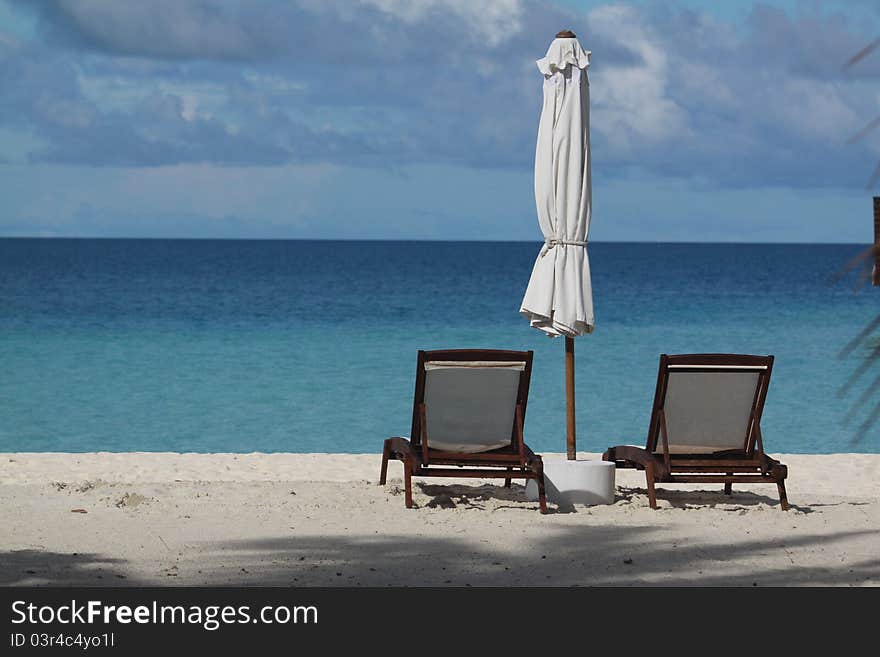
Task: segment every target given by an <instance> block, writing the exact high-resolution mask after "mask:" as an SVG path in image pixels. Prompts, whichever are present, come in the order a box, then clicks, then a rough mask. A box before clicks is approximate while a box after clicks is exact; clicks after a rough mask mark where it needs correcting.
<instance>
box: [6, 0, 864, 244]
mask: <svg viewBox="0 0 880 657" xmlns="http://www.w3.org/2000/svg"><path fill="white" fill-rule="evenodd" d="M569 27H570V28H571V29H573V30H574V31H575V32H577V34H578V36H579V37H580V40H581V43H582V45H583V46H584V47H585V48H587V49H589V50H591V51H592V52H593V57H592V66H591V69H590V81H591V93H592V139H593V176H594V225H593V232H592V238H593V239H594V240H636V241H768V242H778V241H783V242H829V241H834V242H868V241H870V239H871V235H870V230H871V220H870V213H871V209H870V208H871V205H870V196H871V194H872V192H873V193H878V192H880V189H878V188H876V186H875V188H874V189H868V188H867V187H866V185H867V184H868V181H869V180H870V178H871V174H872V172H873V171H874V169H875V167H876V166H877V163H878V161H880V130H877V131H875V132H874V133H871V134H869V135H868V136H867V137H865V138H864V139H861V140H859V141H857V142H856V143H851V144H850V143H848V140H849V138H850V137H852V136H853V135H854V134H856V133H858V132H859V130H860V129H861V128H863V127H864V126H865V125H866V124H868V123H869V122H870V121H871V120H873V119H874V118H875V117H876V116H878V115H880V49H878V50H877V51H876V52H874V53H873V54H872V55H870V56H868V57H865V58H864V59H863V60H861V61H860V62H859V63H858V64H857V65H855V66H852V67H850V68H847V69H844V68H843V64H844V63H845V62H846V61H847V59H849V58H850V57H851V56H853V55H854V54H855V53H856V52H858V51H859V50H860V49H861V48H863V47H864V46H866V45H867V44H869V43H871V42H872V41H874V39H876V38H877V37H880V3H878V2H876V1H874V0H863V1H862V0H848V1H846V2H844V1H835V2H832V1H831V0H827V1H805V0H778V1H776V2H763V3H759V2H751V1H739V0H725V1H724V2H708V1H701V0H679V1H677V2H664V3H659V2H651V1H650V0H644V1H638V0H636V1H633V2H625V3H618V2H602V1H594V2H588V1H584V2H577V1H575V0H565V1H563V0H558V1H557V2H543V1H536V0H360V1H358V0H296V1H292V0H263V1H260V2H243V1H242V2H236V1H233V0H151V1H150V2H134V1H131V2H129V1H120V0H55V1H52V0H0V197H2V199H3V204H2V209H0V236H24V235H34V236H37V235H46V236H52V235H59V236H144V237H162V236H167V237H253V238H273V237H283V238H296V237H302V238H383V239H384V238H388V239H505V240H538V239H539V237H540V236H539V233H538V229H537V224H536V220H535V209H534V199H533V188H532V170H531V168H532V165H533V156H534V145H535V136H536V127H537V120H538V115H539V111H540V93H541V79H540V75H539V73H538V71H537V69H536V68H535V65H534V60H535V59H537V58H539V57H541V56H542V55H543V53H544V51H545V50H546V48H547V45H548V44H549V42H550V40H551V39H552V37H553V35H554V34H555V33H556V32H557V31H558V30H559V29H563V28H569Z"/></svg>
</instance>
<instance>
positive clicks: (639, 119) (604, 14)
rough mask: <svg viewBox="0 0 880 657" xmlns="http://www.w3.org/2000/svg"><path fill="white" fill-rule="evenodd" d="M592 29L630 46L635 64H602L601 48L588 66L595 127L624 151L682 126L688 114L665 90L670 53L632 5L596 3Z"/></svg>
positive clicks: (680, 130)
mask: <svg viewBox="0 0 880 657" xmlns="http://www.w3.org/2000/svg"><path fill="white" fill-rule="evenodd" d="M589 20H590V27H591V30H592V32H594V33H596V34H599V35H601V36H602V37H604V38H606V39H609V40H611V41H612V42H616V43H618V44H619V45H620V46H622V47H624V48H627V49H629V50H632V51H633V52H635V53H637V54H638V56H639V57H640V60H641V61H640V62H639V63H638V64H637V65H634V66H614V65H605V66H603V64H602V60H601V53H596V55H595V56H594V67H593V71H591V78H592V81H591V85H590V87H591V93H592V102H593V120H592V126H593V129H594V130H598V131H600V132H601V133H602V134H603V135H604V136H605V138H606V139H607V140H608V143H609V144H610V145H612V147H614V148H615V149H619V150H620V151H624V152H632V151H634V150H637V149H638V147H639V143H640V142H641V140H649V141H653V142H656V141H661V140H668V139H670V138H673V137H676V136H679V135H681V134H683V133H686V132H687V114H686V112H685V111H684V110H683V109H682V108H681V107H680V106H679V105H678V104H677V103H676V102H675V100H673V99H672V98H671V97H670V95H669V79H670V74H671V72H670V57H669V55H668V53H667V51H666V49H665V48H664V46H663V43H662V41H661V39H660V37H659V36H658V35H656V34H655V33H654V32H653V30H652V29H651V27H650V26H649V25H647V24H646V23H645V21H644V19H643V17H642V15H641V14H640V13H639V12H638V11H637V10H636V9H634V8H632V7H629V6H624V5H609V6H603V7H599V8H598V9H595V10H593V11H592V12H590V14H589Z"/></svg>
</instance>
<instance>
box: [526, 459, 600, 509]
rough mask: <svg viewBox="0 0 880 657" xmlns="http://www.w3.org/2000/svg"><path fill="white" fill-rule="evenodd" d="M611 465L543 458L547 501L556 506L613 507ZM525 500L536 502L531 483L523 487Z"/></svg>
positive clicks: (532, 483) (531, 481)
mask: <svg viewBox="0 0 880 657" xmlns="http://www.w3.org/2000/svg"><path fill="white" fill-rule="evenodd" d="M614 472H615V467H614V463H612V462H610V461H587V460H584V459H581V460H577V461H569V460H567V459H555V458H554V459H544V481H545V484H546V487H547V499H548V500H550V501H551V502H555V503H557V504H613V503H614ZM526 497H527V498H528V499H529V500H530V501H532V502H534V501H537V499H538V485H537V484H536V483H535V482H534V480H531V479H530V480H529V481H528V483H527V484H526Z"/></svg>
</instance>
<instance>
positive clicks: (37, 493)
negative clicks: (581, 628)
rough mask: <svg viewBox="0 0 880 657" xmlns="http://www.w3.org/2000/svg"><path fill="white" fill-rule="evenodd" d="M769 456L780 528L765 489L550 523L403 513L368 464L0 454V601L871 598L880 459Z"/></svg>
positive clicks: (521, 507) (626, 504) (453, 506)
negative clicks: (81, 594) (538, 592)
mask: <svg viewBox="0 0 880 657" xmlns="http://www.w3.org/2000/svg"><path fill="white" fill-rule="evenodd" d="M585 456H590V457H593V458H595V457H596V455H585ZM775 456H778V457H779V458H780V459H781V460H782V461H783V462H784V463H786V464H788V466H789V473H790V479H789V483H788V490H789V498H790V500H791V503H792V510H791V511H790V512H788V513H783V512H781V511H780V510H779V508H778V500H777V498H776V488H775V486H767V485H750V486H749V485H742V486H740V487H739V489H738V490H736V489H735V490H734V494H733V496H731V497H725V496H723V495H722V494H721V492H720V491H721V485H717V486H716V485H712V486H704V487H702V488H703V490H699V488H700V487H694V486H666V487H662V488H661V489H660V491H659V497H660V504H661V509H659V510H658V511H652V510H651V509H649V508H648V506H647V498H646V496H645V490H644V478H643V476H642V475H641V474H640V473H636V472H630V471H619V472H618V477H617V484H618V486H617V500H616V502H615V503H614V504H613V505H608V506H594V507H584V506H575V507H574V509H573V510H569V511H567V512H554V513H550V514H548V515H546V516H542V515H540V514H539V513H538V512H537V504H536V503H534V502H528V501H526V499H525V495H524V490H523V487H522V486H517V485H514V487H513V488H512V489H510V490H505V489H503V488H501V487H498V486H497V485H494V484H492V485H487V484H485V483H483V482H479V481H473V480H471V481H466V480H462V481H460V482H459V481H454V482H452V481H451V480H443V479H430V480H420V481H419V483H418V484H417V485H416V486H415V500H416V503H417V504H418V506H419V508H418V509H413V510H409V511H408V510H406V509H405V508H404V506H403V496H402V493H401V490H400V487H401V486H402V481H401V466H400V464H399V463H397V462H394V463H392V464H391V466H390V471H389V483H388V485H387V486H385V487H380V486H377V485H376V481H377V477H378V470H379V460H380V459H379V456H378V455H348V454H338V455H329V454H171V453H126V454H110V453H98V454H58V453H47V454H32V453H26V454H2V455H0V527H2V530H0V584H3V585H43V584H61V585H68V584H84V585H97V586H101V585H108V586H119V585H282V586H288V585H294V586H301V585H349V586H352V585H354V586H357V585H362V586H377V585H378V586H384V585H421V586H426V585H444V584H445V585H459V586H461V585H471V586H508V585H553V586H568V585H581V586H597V585H646V584H666V585H742V586H752V585H757V586H768V585H877V584H880V547H878V546H880V455H862V454H834V455H827V456H826V455H818V456H817V455H809V456H807V455H775ZM545 458H562V457H561V456H560V455H547V456H545ZM75 510H81V511H84V512H81V511H75ZM554 510H555V509H554Z"/></svg>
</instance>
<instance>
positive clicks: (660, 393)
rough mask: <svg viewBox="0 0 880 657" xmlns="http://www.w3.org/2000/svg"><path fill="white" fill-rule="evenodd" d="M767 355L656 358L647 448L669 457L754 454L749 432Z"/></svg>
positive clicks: (757, 412)
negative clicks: (657, 367) (666, 452)
mask: <svg viewBox="0 0 880 657" xmlns="http://www.w3.org/2000/svg"><path fill="white" fill-rule="evenodd" d="M772 362H773V359H772V356H768V357H762V356H740V355H735V354H696V355H690V356H664V357H661V362H660V374H659V376H658V382H657V385H658V389H657V396H656V399H655V407H654V413H653V417H652V424H651V430H650V432H649V438H648V443H649V445H648V446H649V449H650V450H652V451H654V452H655V453H663V451H664V447H663V441H662V433H661V431H662V423H663V421H664V420H665V424H666V434H667V438H668V445H669V453H670V454H712V453H715V452H725V451H726V452H729V451H736V452H747V453H751V452H752V451H753V450H754V446H755V439H756V432H755V430H754V427H755V426H756V425H757V423H759V422H760V419H761V411H762V409H763V405H764V399H765V396H766V391H767V384H768V383H769V378H770V370H771V367H772Z"/></svg>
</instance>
